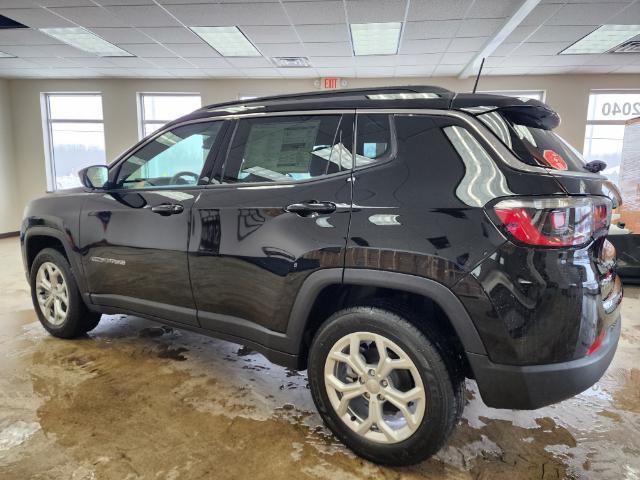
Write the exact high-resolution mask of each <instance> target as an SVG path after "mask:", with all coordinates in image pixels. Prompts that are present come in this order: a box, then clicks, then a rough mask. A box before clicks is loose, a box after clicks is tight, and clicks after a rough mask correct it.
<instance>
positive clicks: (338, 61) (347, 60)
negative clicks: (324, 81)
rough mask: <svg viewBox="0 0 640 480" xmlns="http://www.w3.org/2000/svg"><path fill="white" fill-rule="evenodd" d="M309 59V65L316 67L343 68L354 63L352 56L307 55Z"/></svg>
mask: <svg viewBox="0 0 640 480" xmlns="http://www.w3.org/2000/svg"><path fill="white" fill-rule="evenodd" d="M309 61H310V62H311V65H313V66H314V67H316V68H318V67H321V68H334V67H337V68H344V67H352V66H353V65H354V57H330V56H327V57H323V56H317V57H313V56H312V57H309Z"/></svg>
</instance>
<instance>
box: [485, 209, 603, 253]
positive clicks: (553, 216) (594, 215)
mask: <svg viewBox="0 0 640 480" xmlns="http://www.w3.org/2000/svg"><path fill="white" fill-rule="evenodd" d="M493 213H494V214H495V215H494V217H497V220H498V221H499V223H500V224H501V226H502V227H503V229H504V230H505V231H506V233H507V234H508V235H510V236H511V237H512V238H514V239H515V240H517V241H519V242H521V243H525V244H527V245H536V246H542V247H571V246H576V245H582V244H584V243H587V242H588V241H589V240H590V239H591V238H592V237H593V236H594V235H595V234H596V233H598V232H600V231H606V230H607V229H608V228H609V222H610V219H611V201H610V200H609V199H608V198H605V197H546V198H545V197H540V198H535V197H529V198H510V199H506V200H502V201H500V202H498V203H496V204H495V205H494V206H493Z"/></svg>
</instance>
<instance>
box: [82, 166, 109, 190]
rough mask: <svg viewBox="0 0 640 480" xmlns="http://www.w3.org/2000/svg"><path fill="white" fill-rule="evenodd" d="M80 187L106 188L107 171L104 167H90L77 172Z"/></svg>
mask: <svg viewBox="0 0 640 480" xmlns="http://www.w3.org/2000/svg"><path fill="white" fill-rule="evenodd" d="M78 176H79V177H80V181H81V182H82V185H84V186H85V187H87V188H106V187H107V185H108V183H109V169H108V168H107V166H106V165H92V166H90V167H86V168H83V169H82V170H80V171H79V172H78Z"/></svg>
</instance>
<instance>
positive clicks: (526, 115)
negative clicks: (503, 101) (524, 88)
mask: <svg viewBox="0 0 640 480" xmlns="http://www.w3.org/2000/svg"><path fill="white" fill-rule="evenodd" d="M497 110H498V111H499V112H500V113H501V114H502V115H503V116H504V117H505V118H506V119H507V120H510V121H512V122H513V123H517V124H518V125H524V126H526V127H533V128H541V129H543V130H553V129H554V128H556V127H557V126H558V125H560V115H558V114H557V113H556V112H554V111H553V110H551V109H550V108H548V107H546V106H540V105H512V106H508V107H499V108H498V109H497Z"/></svg>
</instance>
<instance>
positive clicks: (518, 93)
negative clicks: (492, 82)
mask: <svg viewBox="0 0 640 480" xmlns="http://www.w3.org/2000/svg"><path fill="white" fill-rule="evenodd" d="M478 93H491V94H493V95H505V96H507V97H525V98H532V99H533V100H539V101H541V102H544V99H545V97H546V92H545V91H544V90H485V91H483V92H478Z"/></svg>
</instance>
